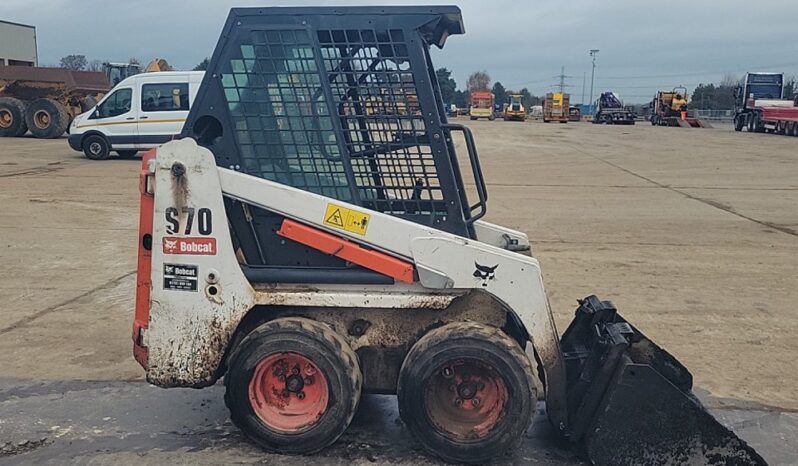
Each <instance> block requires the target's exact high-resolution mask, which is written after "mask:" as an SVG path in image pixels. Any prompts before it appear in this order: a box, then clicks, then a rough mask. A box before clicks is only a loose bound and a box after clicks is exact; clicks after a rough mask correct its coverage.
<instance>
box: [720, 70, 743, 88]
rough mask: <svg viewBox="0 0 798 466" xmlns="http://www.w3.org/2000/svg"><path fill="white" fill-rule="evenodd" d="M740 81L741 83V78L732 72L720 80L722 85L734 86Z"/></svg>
mask: <svg viewBox="0 0 798 466" xmlns="http://www.w3.org/2000/svg"><path fill="white" fill-rule="evenodd" d="M739 83H740V78H738V77H737V76H735V75H733V74H731V73H728V74H726V75H725V76H723V79H721V80H720V87H730V88H734V87H737V84H739Z"/></svg>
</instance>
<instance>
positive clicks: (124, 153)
mask: <svg viewBox="0 0 798 466" xmlns="http://www.w3.org/2000/svg"><path fill="white" fill-rule="evenodd" d="M116 153H117V154H118V155H119V157H121V158H123V159H132V158H133V157H135V156H136V154H138V153H139V151H137V150H132V149H131V150H118V151H116Z"/></svg>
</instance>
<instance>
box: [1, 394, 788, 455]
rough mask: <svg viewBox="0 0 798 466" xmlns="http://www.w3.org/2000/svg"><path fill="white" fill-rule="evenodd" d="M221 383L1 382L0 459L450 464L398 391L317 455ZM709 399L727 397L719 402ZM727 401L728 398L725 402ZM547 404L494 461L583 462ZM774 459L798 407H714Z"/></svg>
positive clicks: (371, 402) (368, 402)
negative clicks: (252, 422) (254, 418)
mask: <svg viewBox="0 0 798 466" xmlns="http://www.w3.org/2000/svg"><path fill="white" fill-rule="evenodd" d="M223 390H224V388H223V386H221V385H216V386H214V387H211V388H207V389H204V390H190V389H172V390H164V389H160V388H156V387H153V386H150V385H147V384H145V383H142V382H97V381H95V382H33V381H25V380H8V379H0V419H2V421H0V439H2V440H3V442H0V463H2V464H8V465H24V464H115V465H119V464H133V463H135V464H252V463H254V464H285V465H315V464H326V465H352V464H401V465H416V464H425V465H426V464H430V465H432V464H444V463H440V462H438V461H436V460H434V459H432V458H429V457H428V456H426V455H425V454H424V453H423V452H422V451H421V450H420V449H419V447H418V446H417V445H416V443H415V442H414V441H413V439H412V438H411V436H410V435H409V433H408V432H407V430H406V429H405V428H404V426H403V425H402V423H401V421H400V420H399V415H398V411H397V407H396V402H395V397H391V396H365V397H364V398H363V401H362V403H361V407H360V409H359V411H358V413H357V415H356V417H355V419H354V420H353V422H352V425H351V426H350V428H349V429H348V430H347V432H346V433H345V434H344V435H343V437H342V438H341V439H340V440H339V441H338V442H337V443H335V444H334V445H333V446H332V447H330V448H328V449H327V450H325V451H323V452H322V453H320V454H318V455H315V456H313V457H289V456H280V455H274V454H268V453H265V452H263V451H261V450H258V449H257V448H255V447H253V446H252V445H250V444H249V443H248V442H247V441H246V439H244V438H243V437H242V435H241V434H240V432H239V431H238V430H237V429H236V428H235V426H233V425H232V424H231V423H230V421H229V419H228V413H227V409H226V408H225V406H224V402H223V401H222V395H223ZM710 402H711V403H715V404H723V402H721V401H720V400H710ZM726 403H728V401H727V402H726ZM543 410H544V407H543V406H542V405H541V406H540V409H539V412H538V413H537V415H536V416H535V420H534V422H533V425H532V427H531V428H530V429H529V431H528V432H527V434H526V435H525V438H524V441H523V443H522V445H521V447H520V448H519V449H518V450H517V451H515V452H513V454H512V455H508V456H505V457H500V458H497V459H496V461H495V462H494V464H496V465H513V464H542V465H563V466H565V465H579V464H584V463H581V462H580V461H579V460H578V458H577V456H576V455H575V454H574V452H573V451H572V450H571V449H570V448H569V447H568V445H567V444H564V443H563V442H562V441H561V440H560V439H559V438H558V437H557V435H556V434H555V432H554V431H553V429H552V428H551V427H550V426H549V424H548V422H547V421H546V416H545V412H544V411H543ZM713 414H715V416H716V417H717V418H718V419H719V420H720V421H721V422H723V423H724V424H725V425H726V426H727V427H731V428H732V429H733V430H734V431H735V432H737V434H738V435H740V436H741V437H742V438H743V439H745V440H747V441H748V442H749V443H750V444H751V445H752V446H753V447H754V448H755V449H757V451H759V453H760V454H762V455H763V456H764V457H765V458H766V459H767V460H768V462H769V463H770V464H771V465H774V466H775V465H792V464H796V451H798V414H796V413H783V412H778V411H768V410H763V409H755V408H752V407H749V408H746V409H741V408H739V407H737V408H730V407H727V408H723V409H713Z"/></svg>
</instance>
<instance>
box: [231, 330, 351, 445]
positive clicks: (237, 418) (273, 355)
mask: <svg viewBox="0 0 798 466" xmlns="http://www.w3.org/2000/svg"><path fill="white" fill-rule="evenodd" d="M225 385H226V387H227V391H226V393H225V397H224V399H225V404H227V407H228V409H229V410H230V414H231V418H232V420H233V423H235V425H236V426H238V427H239V428H240V429H241V430H242V431H243V432H244V434H245V435H246V436H247V437H248V438H249V439H251V440H252V441H253V442H255V443H256V444H258V445H259V446H261V447H262V448H263V449H265V450H267V451H270V452H275V453H283V454H294V455H307V454H311V453H316V452H318V451H319V450H322V449H323V448H325V447H327V446H329V445H331V444H332V443H333V442H335V441H336V440H337V439H338V437H340V436H341V434H343V433H344V431H345V430H346V428H347V427H348V426H349V423H350V422H351V421H352V417H353V416H354V415H355V411H356V409H357V406H358V403H359V401H360V391H361V388H362V385H363V375H362V373H361V371H360V364H359V362H358V359H357V355H356V354H355V352H354V351H353V350H352V348H350V347H349V345H348V344H347V343H346V341H345V340H344V339H343V338H342V337H341V336H340V335H338V334H337V333H335V332H334V331H333V330H332V329H331V328H330V327H329V326H327V325H325V324H322V323H318V322H315V321H312V320H309V319H303V318H284V319H278V320H274V321H272V322H268V323H265V324H263V325H261V326H260V327H258V328H256V329H255V330H253V331H252V332H251V333H250V334H249V335H247V336H246V337H244V339H243V340H242V341H241V343H240V344H239V345H238V346H237V347H236V348H235V349H234V350H233V355H232V357H231V363H230V365H229V369H228V371H227V375H226V376H225Z"/></svg>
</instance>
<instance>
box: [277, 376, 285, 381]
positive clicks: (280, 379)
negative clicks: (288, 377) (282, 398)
mask: <svg viewBox="0 0 798 466" xmlns="http://www.w3.org/2000/svg"><path fill="white" fill-rule="evenodd" d="M277 380H279V381H280V382H285V376H284V375H281V376H279V377H277Z"/></svg>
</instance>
